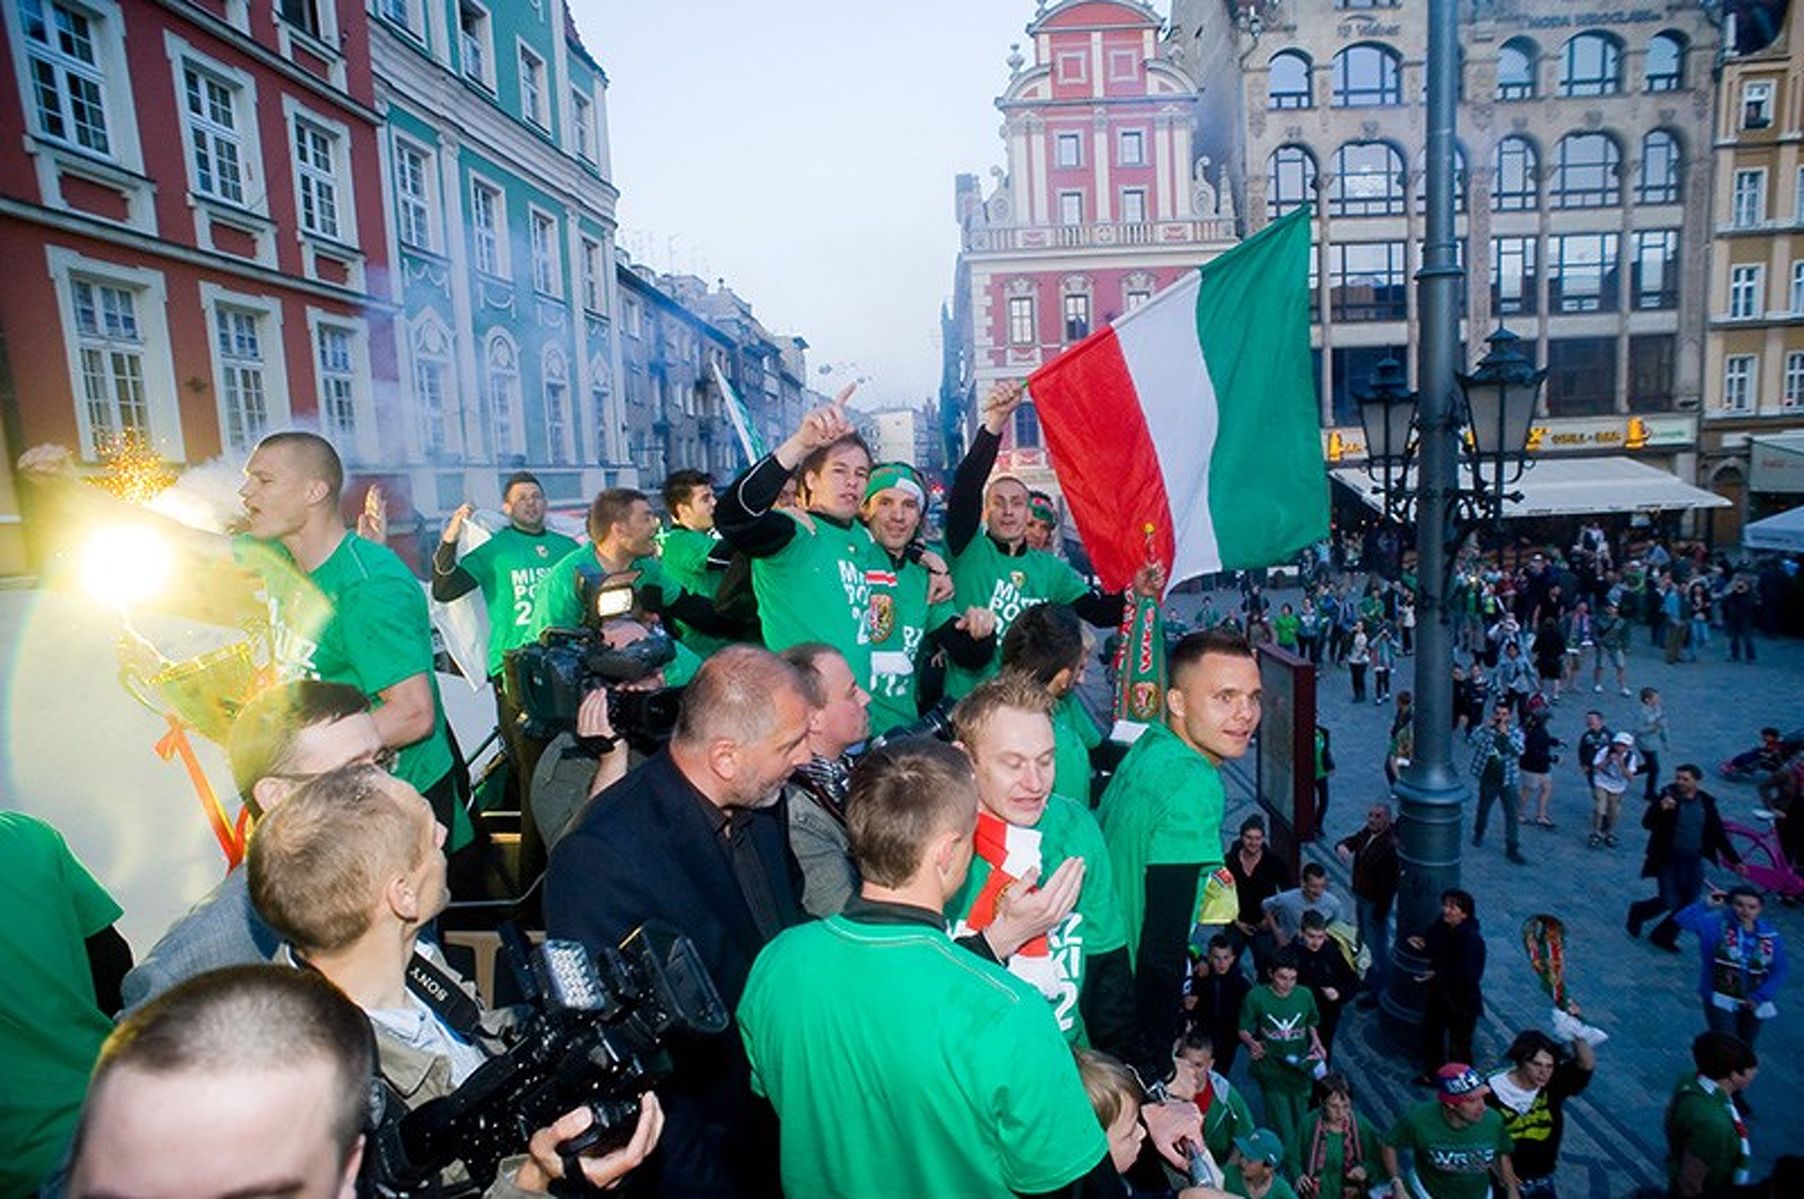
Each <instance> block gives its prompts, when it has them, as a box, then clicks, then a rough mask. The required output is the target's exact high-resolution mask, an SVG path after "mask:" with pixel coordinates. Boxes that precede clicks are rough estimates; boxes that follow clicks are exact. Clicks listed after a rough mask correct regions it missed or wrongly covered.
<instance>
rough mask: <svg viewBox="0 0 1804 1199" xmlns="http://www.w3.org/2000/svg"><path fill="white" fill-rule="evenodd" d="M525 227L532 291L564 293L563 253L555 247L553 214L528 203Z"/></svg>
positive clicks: (555, 235)
mask: <svg viewBox="0 0 1804 1199" xmlns="http://www.w3.org/2000/svg"><path fill="white" fill-rule="evenodd" d="M526 228H527V245H528V246H530V247H531V249H532V287H533V290H534V291H536V292H538V293H539V294H540V295H544V296H556V297H558V298H560V299H561V298H562V297H563V294H564V256H563V254H562V253H561V252H560V250H559V241H560V239H559V237H558V219H557V214H556V213H552V212H547V211H545V210H544V209H543V208H540V207H538V206H536V205H528V206H527V209H526ZM541 234H543V240H542V241H541Z"/></svg>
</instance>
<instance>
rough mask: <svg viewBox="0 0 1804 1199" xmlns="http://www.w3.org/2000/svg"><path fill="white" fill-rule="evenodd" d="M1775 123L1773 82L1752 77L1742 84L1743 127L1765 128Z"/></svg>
mask: <svg viewBox="0 0 1804 1199" xmlns="http://www.w3.org/2000/svg"><path fill="white" fill-rule="evenodd" d="M1772 123H1773V84H1772V81H1771V80H1767V79H1750V80H1749V81H1748V82H1746V83H1744V84H1742V85H1741V127H1742V128H1743V129H1765V128H1766V127H1767V126H1769V125H1771V124H1772Z"/></svg>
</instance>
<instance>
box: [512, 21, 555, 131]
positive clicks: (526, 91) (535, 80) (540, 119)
mask: <svg viewBox="0 0 1804 1199" xmlns="http://www.w3.org/2000/svg"><path fill="white" fill-rule="evenodd" d="M514 51H515V53H514V71H515V78H514V83H515V86H516V87H518V88H519V92H520V117H521V119H523V120H524V121H525V122H526V123H527V124H529V125H531V126H532V127H533V128H535V129H541V130H544V131H545V132H547V133H549V132H550V131H551V99H550V96H549V95H547V89H548V88H549V87H550V86H551V83H550V80H551V71H550V68H549V66H548V65H547V64H546V62H545V56H544V55H543V54H540V53H539V52H538V51H537V50H534V49H533V48H532V47H531V46H529V45H528V44H527V43H526V42H525V41H524V40H523V39H519V38H516V39H515V42H514ZM529 81H530V83H531V86H530V87H529V86H528V82H529Z"/></svg>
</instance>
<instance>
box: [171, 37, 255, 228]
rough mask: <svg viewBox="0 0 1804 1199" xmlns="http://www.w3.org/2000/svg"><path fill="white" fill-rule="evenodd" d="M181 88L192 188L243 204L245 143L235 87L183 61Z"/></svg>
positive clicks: (230, 201) (219, 198) (204, 194)
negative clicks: (191, 159) (192, 161)
mask: <svg viewBox="0 0 1804 1199" xmlns="http://www.w3.org/2000/svg"><path fill="white" fill-rule="evenodd" d="M182 91H183V100H184V105H183V119H184V122H185V123H186V125H187V126H188V150H189V153H190V154H191V155H192V156H193V160H194V177H193V178H194V190H195V191H196V192H198V193H200V194H201V195H203V196H211V197H212V198H213V199H215V200H224V201H225V202H226V203H228V204H243V203H244V144H243V138H242V137H241V136H240V134H239V131H238V105H237V89H236V88H235V87H233V86H232V85H231V84H229V83H227V82H225V81H224V80H222V79H220V78H218V77H217V76H215V75H212V74H210V73H208V72H206V71H203V70H201V69H200V68H198V67H196V66H193V65H192V64H184V65H183V67H182Z"/></svg>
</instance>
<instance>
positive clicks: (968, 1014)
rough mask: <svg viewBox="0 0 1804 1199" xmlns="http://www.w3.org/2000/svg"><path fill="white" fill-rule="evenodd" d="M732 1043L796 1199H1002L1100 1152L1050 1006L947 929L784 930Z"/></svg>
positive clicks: (1058, 1179)
mask: <svg viewBox="0 0 1804 1199" xmlns="http://www.w3.org/2000/svg"><path fill="white" fill-rule="evenodd" d="M739 1029H740V1033H741V1035H742V1036H743V1037H744V1040H745V1048H746V1055H747V1057H748V1058H750V1060H751V1066H752V1085H753V1087H754V1089H756V1090H757V1091H759V1092H760V1093H762V1094H764V1095H767V1096H769V1098H770V1101H771V1104H772V1105H773V1106H774V1107H775V1108H776V1110H777V1116H778V1118H779V1119H780V1121H781V1127H782V1143H781V1149H782V1173H783V1189H784V1191H785V1193H786V1194H788V1195H789V1196H791V1199H815V1197H816V1196H840V1195H846V1196H850V1195H947V1196H952V1195H956V1196H958V1197H959V1199H1012V1197H1013V1196H1014V1195H1016V1194H1035V1193H1039V1192H1043V1191H1055V1190H1058V1189H1060V1188H1061V1187H1064V1186H1066V1185H1068V1184H1070V1183H1071V1182H1072V1181H1074V1180H1076V1179H1078V1178H1080V1177H1082V1176H1083V1175H1084V1174H1086V1173H1088V1172H1089V1171H1090V1170H1091V1169H1092V1168H1094V1167H1095V1166H1096V1164H1097V1163H1098V1162H1099V1161H1101V1160H1102V1158H1103V1156H1104V1155H1105V1154H1106V1153H1107V1152H1108V1143H1107V1139H1106V1138H1105V1137H1104V1136H1103V1131H1102V1128H1101V1126H1100V1125H1099V1124H1098V1123H1097V1120H1096V1116H1095V1115H1094V1113H1093V1112H1092V1111H1091V1109H1090V1102H1089V1100H1088V1098H1086V1097H1085V1094H1084V1087H1083V1083H1082V1082H1081V1081H1079V1079H1078V1075H1077V1065H1076V1062H1075V1060H1074V1059H1073V1058H1072V1056H1071V1050H1070V1049H1069V1047H1067V1045H1066V1043H1065V1038H1064V1037H1062V1036H1061V1035H1060V1034H1059V1030H1058V1025H1057V1023H1056V1022H1055V1021H1054V1020H1053V1018H1052V1009H1051V1008H1050V1007H1049V1006H1048V1005H1047V1003H1046V1001H1045V999H1043V998H1042V997H1041V996H1040V994H1039V993H1038V992H1037V991H1035V990H1034V989H1033V988H1032V987H1030V986H1028V985H1027V984H1026V983H1024V982H1022V981H1021V980H1020V979H1018V978H1015V977H1014V976H1012V975H1010V974H1009V973H1008V972H1007V971H1006V970H1003V969H1001V968H1000V967H998V966H996V965H994V964H993V963H990V962H986V961H983V960H982V959H980V958H978V957H977V956H976V955H974V954H972V953H970V952H968V951H966V950H964V949H961V948H959V947H958V946H956V945H954V944H953V943H952V940H951V938H950V937H948V936H947V935H946V932H945V930H944V929H943V928H939V927H930V926H929V925H927V924H926V923H924V922H922V923H917V922H914V921H909V920H902V921H898V922H888V923H868V922H864V921H860V920H853V919H850V918H848V917H846V916H844V915H839V916H830V917H828V918H827V919H825V920H820V921H816V922H814V923H811V924H804V925H800V926H798V927H796V928H792V929H789V930H788V931H786V932H784V933H782V934H780V935H779V936H778V937H777V938H776V939H775V940H774V941H772V942H771V943H770V944H769V945H767V946H765V948H764V951H763V952H762V953H760V954H759V955H758V960H757V962H756V963H755V964H754V965H753V966H752V973H751V977H750V978H749V979H748V980H747V981H746V986H745V995H744V997H743V998H742V999H741V1000H740V1004H739Z"/></svg>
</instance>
